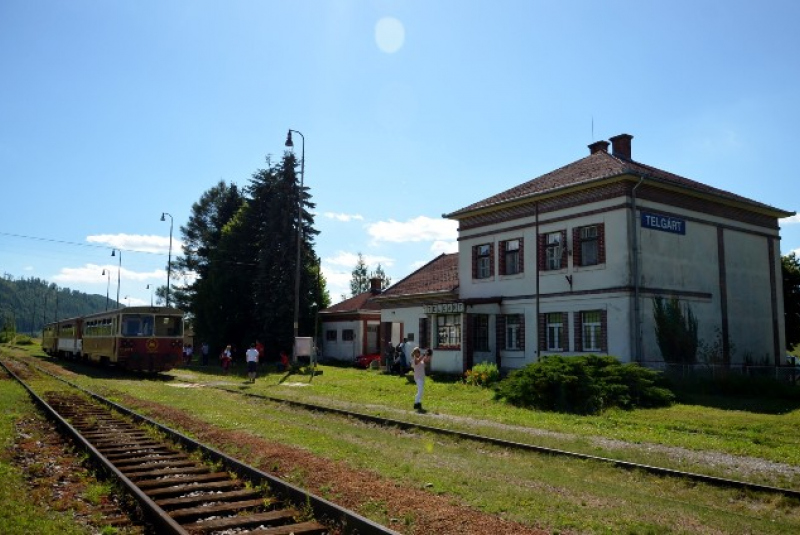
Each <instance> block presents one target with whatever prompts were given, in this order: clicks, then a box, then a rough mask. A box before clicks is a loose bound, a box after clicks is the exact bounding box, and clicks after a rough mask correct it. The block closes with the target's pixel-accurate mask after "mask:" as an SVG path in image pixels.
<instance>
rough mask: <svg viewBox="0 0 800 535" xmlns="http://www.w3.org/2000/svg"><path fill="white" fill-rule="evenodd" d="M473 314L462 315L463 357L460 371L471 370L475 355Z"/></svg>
mask: <svg viewBox="0 0 800 535" xmlns="http://www.w3.org/2000/svg"><path fill="white" fill-rule="evenodd" d="M475 320H476V318H475V314H465V315H464V345H463V346H462V347H463V348H464V356H463V367H464V369H463V370H462V371H467V370H470V369H472V365H473V357H472V356H473V354H474V353H475Z"/></svg>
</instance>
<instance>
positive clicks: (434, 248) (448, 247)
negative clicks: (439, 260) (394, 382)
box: [431, 240, 458, 256]
mask: <svg viewBox="0 0 800 535" xmlns="http://www.w3.org/2000/svg"><path fill="white" fill-rule="evenodd" d="M431 252H432V253H433V254H435V255H436V256H439V255H440V254H442V253H444V254H450V253H457V252H458V242H457V241H442V240H436V241H435V242H433V243H432V244H431Z"/></svg>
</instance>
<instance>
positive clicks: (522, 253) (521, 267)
mask: <svg viewBox="0 0 800 535" xmlns="http://www.w3.org/2000/svg"><path fill="white" fill-rule="evenodd" d="M518 262H519V272H520V273H525V239H524V238H520V239H519V260H518Z"/></svg>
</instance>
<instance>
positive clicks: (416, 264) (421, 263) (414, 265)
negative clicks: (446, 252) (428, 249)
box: [411, 260, 430, 272]
mask: <svg viewBox="0 0 800 535" xmlns="http://www.w3.org/2000/svg"><path fill="white" fill-rule="evenodd" d="M428 262H430V260H417V261H416V262H413V263H412V264H411V271H412V272H414V271H416V270H418V269H419V268H421V267H422V266H424V265H425V264H427V263H428Z"/></svg>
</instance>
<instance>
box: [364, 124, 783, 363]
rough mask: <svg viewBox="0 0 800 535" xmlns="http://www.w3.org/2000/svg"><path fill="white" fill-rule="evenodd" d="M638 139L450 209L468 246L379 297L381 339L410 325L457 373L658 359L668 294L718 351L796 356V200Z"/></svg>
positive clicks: (722, 356) (407, 332) (625, 139)
mask: <svg viewBox="0 0 800 535" xmlns="http://www.w3.org/2000/svg"><path fill="white" fill-rule="evenodd" d="M632 139H633V136H631V135H628V134H621V135H618V136H615V137H612V138H611V139H610V142H609V141H597V142H595V143H592V144H591V145H589V154H588V155H587V156H585V157H584V158H581V159H579V160H577V161H575V162H572V163H570V164H568V165H565V166H563V167H560V168H558V169H556V170H554V171H551V172H549V173H547V174H544V175H542V176H540V177H537V178H534V179H533V180H530V181H528V182H525V183H523V184H520V185H518V186H516V187H514V188H511V189H508V190H506V191H503V192H501V193H498V194H496V195H493V196H491V197H488V198H486V199H483V200H479V201H477V202H475V203H473V204H471V205H469V206H466V207H464V208H461V209H458V210H455V211H453V212H451V213H448V214H445V216H444V217H447V218H449V219H454V220H456V221H458V223H459V231H458V243H459V247H458V253H457V254H453V255H442V256H440V257H438V258H436V259H434V260H433V261H432V262H430V263H429V264H427V265H426V266H423V267H422V268H420V269H419V270H418V271H416V272H415V273H412V274H411V275H409V276H408V277H406V278H405V279H403V280H401V281H399V282H398V283H396V284H395V285H393V286H392V287H390V288H388V289H387V290H386V291H384V292H383V293H382V294H379V295H378V294H376V295H374V296H372V297H371V298H370V299H371V302H374V303H376V304H377V306H378V308H379V309H380V323H381V325H382V327H381V328H380V332H379V338H380V340H379V342H378V347H382V345H383V343H384V342H385V341H387V340H390V339H392V338H394V337H397V336H398V335H399V336H400V337H408V338H409V340H410V341H412V343H414V344H416V345H419V346H422V347H432V348H433V349H434V352H435V353H434V359H433V366H432V367H433V369H434V370H437V371H442V372H453V373H461V372H463V371H465V370H467V369H469V368H471V367H472V365H473V364H474V363H477V362H481V361H491V362H495V363H497V364H498V366H499V367H500V368H502V369H506V370H508V369H515V368H521V367H523V366H525V365H527V364H529V363H531V362H535V361H536V360H537V359H538V358H540V357H541V356H542V355H549V354H560V355H578V354H587V353H596V354H608V355H613V356H615V357H617V358H619V359H620V360H622V361H624V362H629V361H634V362H640V363H643V364H647V365H651V366H657V365H659V364H663V358H662V355H661V351H660V349H659V346H658V343H657V339H656V324H655V320H654V303H655V300H656V299H657V298H663V299H666V300H671V299H677V300H678V302H679V303H680V305H681V307H682V308H683V309H684V310H691V313H692V314H693V315H694V317H695V318H696V319H697V325H698V339H699V341H701V342H702V343H703V344H705V346H704V347H706V348H713V351H710V350H707V351H706V355H705V356H704V357H703V358H711V359H713V360H714V361H715V362H714V363H719V364H726V365H737V364H745V363H747V364H762V365H781V364H782V362H781V360H782V355H783V348H784V341H785V340H784V320H783V317H784V315H783V303H782V287H781V284H782V281H781V262H780V247H779V242H780V235H779V230H780V229H779V225H778V220H779V219H780V218H784V217H788V216H790V215H793V213H792V212H788V211H786V210H782V209H779V208H775V207H772V206H768V205H765V204H763V203H760V202H757V201H754V200H751V199H747V198H745V197H742V196H739V195H736V194H734V193H731V192H727V191H724V190H721V189H717V188H714V187H711V186H707V185H705V184H702V183H700V182H697V181H694V180H690V179H688V178H684V177H681V176H678V175H675V174H673V173H670V172H667V171H663V170H661V169H657V168H655V167H651V166H649V165H646V164H643V163H640V162H637V161H635V160H634V159H633V157H632ZM609 146H610V148H611V150H610V151H609Z"/></svg>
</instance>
